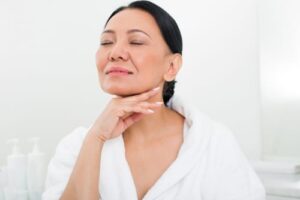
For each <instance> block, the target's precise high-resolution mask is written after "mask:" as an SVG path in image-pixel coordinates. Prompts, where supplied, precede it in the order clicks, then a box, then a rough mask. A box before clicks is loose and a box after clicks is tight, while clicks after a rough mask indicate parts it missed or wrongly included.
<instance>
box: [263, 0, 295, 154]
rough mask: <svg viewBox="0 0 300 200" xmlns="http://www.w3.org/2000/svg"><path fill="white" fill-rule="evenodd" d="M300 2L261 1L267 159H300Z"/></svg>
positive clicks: (291, 0)
mask: <svg viewBox="0 0 300 200" xmlns="http://www.w3.org/2000/svg"><path fill="white" fill-rule="evenodd" d="M299 10H300V1H299V0H261V1H259V35H260V37H259V39H260V46H259V47H260V48H259V52H260V66H261V67H260V69H261V70H260V74H261V89H262V131H263V136H264V140H263V141H264V142H263V144H264V145H263V146H264V151H263V152H264V155H265V156H266V157H270V156H272V157H275V156H276V157H281V158H282V157H285V158H287V157H291V159H295V158H297V160H299V159H300V145H299V141H300V134H299V129H300V123H299V119H300V90H299V87H300V79H299V77H300V12H299Z"/></svg>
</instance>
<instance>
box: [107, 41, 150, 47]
mask: <svg viewBox="0 0 300 200" xmlns="http://www.w3.org/2000/svg"><path fill="white" fill-rule="evenodd" d="M110 44H112V42H102V43H101V45H102V46H106V45H110ZM130 44H132V45H137V46H140V45H143V44H144V43H142V42H130Z"/></svg>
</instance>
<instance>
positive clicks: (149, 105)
mask: <svg viewBox="0 0 300 200" xmlns="http://www.w3.org/2000/svg"><path fill="white" fill-rule="evenodd" d="M138 105H139V106H141V107H142V108H148V109H152V108H158V107H161V106H162V105H163V102H161V101H157V102H147V101H143V102H140V103H138Z"/></svg>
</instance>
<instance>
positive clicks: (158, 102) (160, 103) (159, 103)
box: [155, 101, 164, 105]
mask: <svg viewBox="0 0 300 200" xmlns="http://www.w3.org/2000/svg"><path fill="white" fill-rule="evenodd" d="M155 103H156V104H157V105H162V104H163V103H164V102H162V101H157V102H155Z"/></svg>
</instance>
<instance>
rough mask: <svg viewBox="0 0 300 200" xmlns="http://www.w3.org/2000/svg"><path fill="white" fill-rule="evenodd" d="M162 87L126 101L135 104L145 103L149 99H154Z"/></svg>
mask: <svg viewBox="0 0 300 200" xmlns="http://www.w3.org/2000/svg"><path fill="white" fill-rule="evenodd" d="M159 89H160V87H156V88H154V89H152V90H149V91H147V92H144V93H141V94H138V95H134V96H131V97H127V98H126V100H127V101H133V102H137V101H145V100H147V99H149V98H150V97H152V96H153V95H154V94H156V93H157V92H158V91H159Z"/></svg>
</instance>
